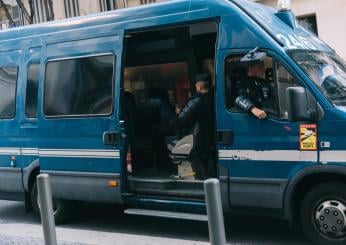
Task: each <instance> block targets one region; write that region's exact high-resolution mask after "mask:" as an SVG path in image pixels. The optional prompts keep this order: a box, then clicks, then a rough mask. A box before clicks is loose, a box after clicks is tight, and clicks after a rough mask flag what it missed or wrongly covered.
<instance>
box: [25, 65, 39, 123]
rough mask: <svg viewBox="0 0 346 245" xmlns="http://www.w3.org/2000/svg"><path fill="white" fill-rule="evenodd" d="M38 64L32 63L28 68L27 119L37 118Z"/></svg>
mask: <svg viewBox="0 0 346 245" xmlns="http://www.w3.org/2000/svg"><path fill="white" fill-rule="evenodd" d="M39 74H40V64H39V63H33V64H30V65H29V66H28V78H27V84H26V98H25V115H26V116H27V117H29V118H36V117H37V93H38V79H39Z"/></svg>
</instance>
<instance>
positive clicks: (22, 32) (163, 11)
mask: <svg viewBox="0 0 346 245" xmlns="http://www.w3.org/2000/svg"><path fill="white" fill-rule="evenodd" d="M225 2H229V0H217V1H215V0H204V1H200V0H173V1H167V2H161V3H154V4H148V5H141V6H137V7H131V8H125V9H117V10H113V11H109V12H103V13H97V14H92V15H86V16H80V17H74V18H69V19H63V20H57V21H51V22H45V23H40V24H33V25H27V26H22V27H15V28H9V29H6V30H2V31H0V42H3V41H8V40H12V39H21V38H26V37H33V36H40V35H45V34H51V33H56V32H61V31H68V30H74V29H80V28H85V27H91V26H98V25H104V24H109V23H110V22H113V23H118V24H119V25H121V24H123V26H122V28H123V29H131V26H132V27H134V25H130V23H131V22H136V21H139V20H148V19H151V18H153V17H154V16H169V15H171V16H173V15H176V14H178V15H179V14H182V17H183V15H184V14H185V15H188V14H189V11H191V10H193V11H196V10H198V7H199V6H201V7H203V8H204V9H205V7H206V6H207V7H208V8H210V9H211V8H215V7H217V6H221V5H224V3H225ZM201 3H202V4H201ZM124 27H125V28H124Z"/></svg>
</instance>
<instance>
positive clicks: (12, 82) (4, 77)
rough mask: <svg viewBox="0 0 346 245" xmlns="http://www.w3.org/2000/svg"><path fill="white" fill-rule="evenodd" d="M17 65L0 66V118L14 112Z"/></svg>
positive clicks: (8, 116)
mask: <svg viewBox="0 0 346 245" xmlns="http://www.w3.org/2000/svg"><path fill="white" fill-rule="evenodd" d="M17 74H18V68H17V67H2V68H0V119H8V118H13V117H14V116H15V114H16V85H17Z"/></svg>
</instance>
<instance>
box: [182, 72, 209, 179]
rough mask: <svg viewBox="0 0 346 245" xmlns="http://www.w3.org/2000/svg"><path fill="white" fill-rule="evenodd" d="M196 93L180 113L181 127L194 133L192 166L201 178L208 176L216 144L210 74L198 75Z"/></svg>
mask: <svg viewBox="0 0 346 245" xmlns="http://www.w3.org/2000/svg"><path fill="white" fill-rule="evenodd" d="M195 87H196V92H197V93H196V94H195V95H194V96H192V97H191V98H190V100H189V101H188V103H187V104H186V106H185V107H184V108H183V109H182V110H181V112H180V113H179V115H178V126H179V128H180V129H183V130H184V131H186V129H188V130H189V131H190V133H191V132H192V133H193V134H194V138H195V142H194V144H195V145H194V148H193V152H192V156H193V157H192V161H191V162H192V168H193V170H194V171H195V173H196V177H197V178H199V179H205V178H207V175H208V171H209V172H212V170H210V169H212V166H208V162H210V159H211V156H212V155H211V154H212V152H213V145H214V107H213V104H214V103H213V96H212V93H211V91H210V90H211V89H210V87H211V77H210V75H209V74H199V75H197V76H196V83H195Z"/></svg>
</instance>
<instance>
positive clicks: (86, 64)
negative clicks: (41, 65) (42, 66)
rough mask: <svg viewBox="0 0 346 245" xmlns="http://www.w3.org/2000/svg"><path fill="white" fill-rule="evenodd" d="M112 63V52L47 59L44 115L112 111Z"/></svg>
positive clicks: (77, 114)
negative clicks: (62, 58)
mask: <svg viewBox="0 0 346 245" xmlns="http://www.w3.org/2000/svg"><path fill="white" fill-rule="evenodd" d="M113 67H114V56H113V55H102V56H92V57H83V58H75V59H66V60H58V61H51V62H48V63H47V66H46V75H45V83H44V113H45V115H47V116H87V115H109V114H111V112H112V109H113V108H112V105H113V76H114V69H113Z"/></svg>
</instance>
